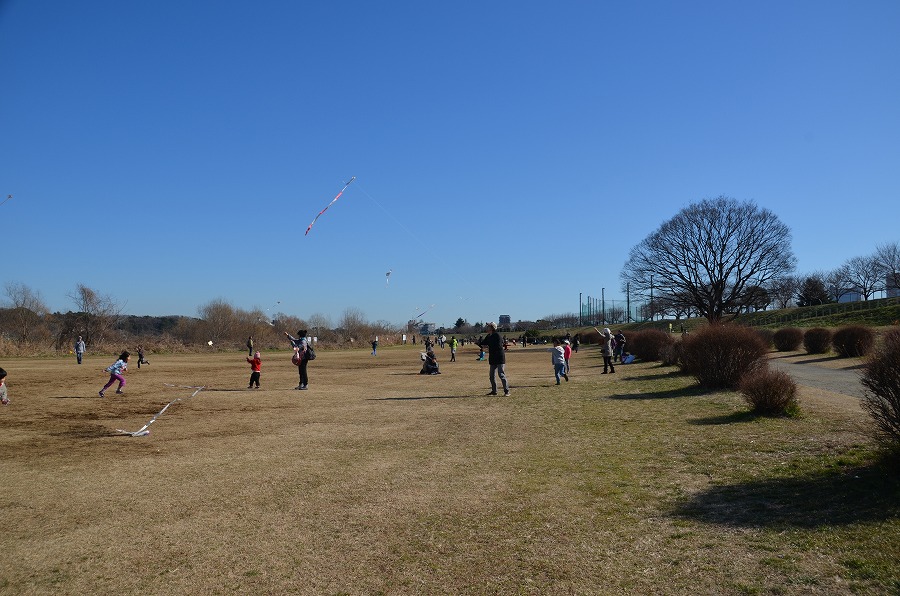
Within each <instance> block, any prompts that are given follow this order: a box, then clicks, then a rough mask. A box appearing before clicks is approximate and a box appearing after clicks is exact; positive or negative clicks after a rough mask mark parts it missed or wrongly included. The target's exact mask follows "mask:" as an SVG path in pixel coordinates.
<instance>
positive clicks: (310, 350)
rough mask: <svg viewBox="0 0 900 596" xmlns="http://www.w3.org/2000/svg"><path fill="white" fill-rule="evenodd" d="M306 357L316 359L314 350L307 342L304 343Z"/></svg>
mask: <svg viewBox="0 0 900 596" xmlns="http://www.w3.org/2000/svg"><path fill="white" fill-rule="evenodd" d="M306 359H307V360H315V359H316V351H315V350H313V347H312V346H311V345H309V344H306Z"/></svg>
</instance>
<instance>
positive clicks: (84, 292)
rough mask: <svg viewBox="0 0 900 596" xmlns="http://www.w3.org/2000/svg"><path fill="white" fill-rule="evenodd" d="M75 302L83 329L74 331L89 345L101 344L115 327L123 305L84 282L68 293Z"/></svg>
mask: <svg viewBox="0 0 900 596" xmlns="http://www.w3.org/2000/svg"><path fill="white" fill-rule="evenodd" d="M68 297H69V299H70V300H72V302H74V303H75V308H76V312H77V313H78V314H79V319H78V323H79V326H80V327H81V328H82V330H81V331H80V332H79V331H78V330H77V329H76V330H74V333H76V334H77V335H81V336H83V337H84V341H85V343H87V344H88V345H90V344H95V345H101V344H102V343H103V338H104V336H105V335H106V334H107V332H109V330H111V329H112V328H113V326H114V325H115V323H116V321H117V320H118V318H119V316H120V315H121V314H122V307H121V305H119V304H117V303H116V302H115V301H114V300H113V299H112V298H111V297H110V296H107V295H101V294H99V293H97V292H96V291H95V290H93V289H91V288H89V287H87V286H86V285H84V284H78V285H77V286H75V291H74V292H73V293H71V294H69V295H68Z"/></svg>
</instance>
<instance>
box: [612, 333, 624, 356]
mask: <svg viewBox="0 0 900 596" xmlns="http://www.w3.org/2000/svg"><path fill="white" fill-rule="evenodd" d="M613 338H614V339H615V340H616V351H615V353H614V354H613V362H615V361H616V360H618V361H619V362H622V355H623V354H624V353H625V334H624V333H622V332H621V331H616V334H615V335H614V336H613Z"/></svg>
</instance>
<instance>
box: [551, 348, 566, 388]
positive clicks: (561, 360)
mask: <svg viewBox="0 0 900 596" xmlns="http://www.w3.org/2000/svg"><path fill="white" fill-rule="evenodd" d="M549 351H550V362H551V364H553V373H554V374H555V375H556V384H557V385H559V378H560V377H565V379H566V382H567V383H568V382H569V375H567V374H566V372H567V371H566V356H565V354H566V353H565V349H564V348H563V346H562V342H561V341H559V338H558V337H554V338H553V347H552V348H550V350H549Z"/></svg>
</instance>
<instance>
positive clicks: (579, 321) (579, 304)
mask: <svg viewBox="0 0 900 596" xmlns="http://www.w3.org/2000/svg"><path fill="white" fill-rule="evenodd" d="M583 312H584V306H582V305H581V292H578V326H579V327H582V326H583V325H584V323H582V322H581V314H582V313H583Z"/></svg>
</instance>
